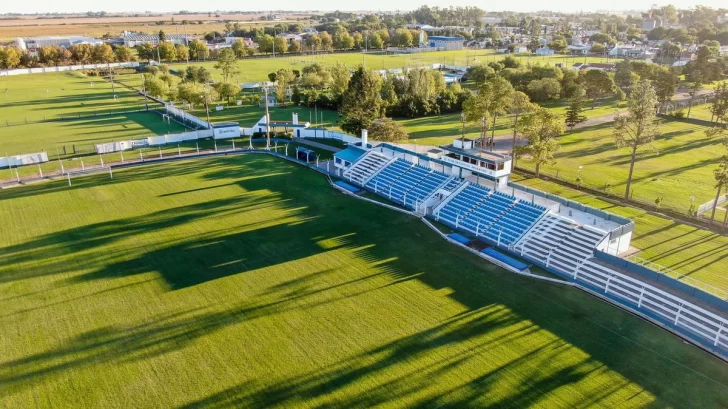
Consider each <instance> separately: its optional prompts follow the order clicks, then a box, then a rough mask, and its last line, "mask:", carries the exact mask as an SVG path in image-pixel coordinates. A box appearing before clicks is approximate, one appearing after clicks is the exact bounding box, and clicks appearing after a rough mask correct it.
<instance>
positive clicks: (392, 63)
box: [171, 50, 613, 82]
mask: <svg viewBox="0 0 728 409" xmlns="http://www.w3.org/2000/svg"><path fill="white" fill-rule="evenodd" d="M505 57H506V54H497V53H495V52H494V51H493V50H456V51H436V52H423V53H412V54H391V53H385V52H379V51H373V52H369V53H363V52H351V53H328V54H327V53H321V54H316V55H291V54H283V55H277V56H276V57H275V58H273V56H272V55H271V56H268V57H262V56H261V57H257V58H246V59H243V60H240V61H239V62H238V68H240V73H239V74H237V75H235V76H234V81H236V82H254V81H267V80H268V74H269V73H271V72H276V71H278V70H279V69H282V68H288V69H291V70H300V69H302V68H303V67H305V66H307V65H311V64H313V63H318V64H321V65H323V66H332V65H335V64H337V63H341V64H345V65H346V66H347V67H349V68H350V69H354V68H356V67H358V66H359V65H362V64H363V65H364V66H366V67H367V68H371V69H373V70H388V69H396V68H414V67H424V66H431V65H432V64H445V65H449V66H459V67H465V66H470V65H476V64H487V63H489V62H493V61H500V60H502V59H503V58H505ZM512 57H513V58H515V59H517V60H519V61H520V62H521V63H522V64H536V63H538V64H542V65H555V64H563V66H564V67H571V66H572V65H573V64H576V63H582V62H606V61H607V59H606V58H602V57H583V56H581V57H580V56H571V55H553V56H537V55H533V54H513V55H512ZM610 61H613V60H610ZM215 64H216V62H215V61H190V62H189V65H197V66H203V67H205V68H207V69H209V70H211V71H213V73H214V74H215V76H216V78H215V79H216V80H221V79H222V78H221V75H222V73H221V71H220V70H217V69H215V68H214V66H215ZM186 66H187V63H175V64H172V65H171V67H172V68H174V69H178V70H184V69H185V67H186Z"/></svg>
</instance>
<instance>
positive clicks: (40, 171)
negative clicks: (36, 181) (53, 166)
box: [38, 163, 43, 179]
mask: <svg viewBox="0 0 728 409" xmlns="http://www.w3.org/2000/svg"><path fill="white" fill-rule="evenodd" d="M38 173H40V177H41V179H43V169H41V168H40V163H39V164H38Z"/></svg>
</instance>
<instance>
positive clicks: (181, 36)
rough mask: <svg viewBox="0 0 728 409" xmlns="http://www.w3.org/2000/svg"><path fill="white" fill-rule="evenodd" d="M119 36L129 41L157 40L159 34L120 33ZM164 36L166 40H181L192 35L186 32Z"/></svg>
mask: <svg viewBox="0 0 728 409" xmlns="http://www.w3.org/2000/svg"><path fill="white" fill-rule="evenodd" d="M121 38H123V39H124V40H129V41H159V35H157V34H126V35H122V36H121ZM164 38H165V39H167V40H172V39H180V40H182V39H191V38H192V36H191V35H186V34H165V36H164Z"/></svg>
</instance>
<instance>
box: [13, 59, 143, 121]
mask: <svg viewBox="0 0 728 409" xmlns="http://www.w3.org/2000/svg"><path fill="white" fill-rule="evenodd" d="M115 91H116V94H114V92H112V85H111V82H109V81H106V80H104V79H103V78H101V77H94V76H88V77H87V76H85V75H83V74H82V73H81V72H79V71H73V72H59V73H48V74H32V75H14V76H0V112H1V114H0V126H6V125H8V124H9V125H14V124H15V125H17V124H24V123H26V122H28V123H31V122H39V121H44V120H50V119H61V118H69V117H76V118H78V117H79V116H80V117H86V116H93V115H100V114H108V113H125V112H128V111H131V110H139V109H144V99H143V98H142V97H140V96H139V95H137V94H136V93H135V92H134V91H131V90H130V89H128V88H126V87H123V86H121V85H119V84H116V86H115ZM114 95H116V100H115V99H114Z"/></svg>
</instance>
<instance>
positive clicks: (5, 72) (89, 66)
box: [0, 62, 139, 77]
mask: <svg viewBox="0 0 728 409" xmlns="http://www.w3.org/2000/svg"><path fill="white" fill-rule="evenodd" d="M138 66H139V63H138V62H114V63H111V64H81V65H63V66H60V67H38V68H17V69H14V70H0V77H2V76H10V75H23V74H43V73H47V72H63V71H77V70H96V69H104V68H109V67H111V68H134V67H138Z"/></svg>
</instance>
